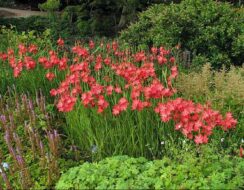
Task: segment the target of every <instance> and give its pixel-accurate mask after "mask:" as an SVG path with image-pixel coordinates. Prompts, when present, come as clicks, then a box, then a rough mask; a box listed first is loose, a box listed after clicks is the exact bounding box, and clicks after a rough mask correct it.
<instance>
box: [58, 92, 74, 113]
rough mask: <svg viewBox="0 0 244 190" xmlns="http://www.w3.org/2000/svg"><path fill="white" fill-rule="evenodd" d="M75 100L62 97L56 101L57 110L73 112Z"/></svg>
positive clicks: (68, 96) (69, 97)
mask: <svg viewBox="0 0 244 190" xmlns="http://www.w3.org/2000/svg"><path fill="white" fill-rule="evenodd" d="M75 102H76V98H74V97H72V96H70V95H63V96H61V98H60V99H59V101H58V104H57V108H58V110H59V111H61V112H69V111H71V110H73V107H74V105H75Z"/></svg>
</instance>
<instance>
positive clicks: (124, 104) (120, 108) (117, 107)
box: [113, 98, 129, 115]
mask: <svg viewBox="0 0 244 190" xmlns="http://www.w3.org/2000/svg"><path fill="white" fill-rule="evenodd" d="M128 104H129V103H128V101H127V99H126V98H121V99H120V100H119V102H118V104H116V105H115V106H114V107H113V115H118V114H120V112H122V111H125V110H126V109H127V107H128Z"/></svg>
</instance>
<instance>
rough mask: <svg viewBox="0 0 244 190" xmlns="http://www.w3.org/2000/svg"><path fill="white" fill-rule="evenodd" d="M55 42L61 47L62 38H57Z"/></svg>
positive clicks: (62, 43) (62, 44)
mask: <svg viewBox="0 0 244 190" xmlns="http://www.w3.org/2000/svg"><path fill="white" fill-rule="evenodd" d="M57 44H58V46H60V47H63V46H64V40H63V39H62V38H59V39H58V40H57Z"/></svg>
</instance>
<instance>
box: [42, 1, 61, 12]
mask: <svg viewBox="0 0 244 190" xmlns="http://www.w3.org/2000/svg"><path fill="white" fill-rule="evenodd" d="M38 7H39V9H41V10H44V11H56V10H58V9H59V7H60V0H47V1H46V2H45V3H42V4H39V5H38Z"/></svg>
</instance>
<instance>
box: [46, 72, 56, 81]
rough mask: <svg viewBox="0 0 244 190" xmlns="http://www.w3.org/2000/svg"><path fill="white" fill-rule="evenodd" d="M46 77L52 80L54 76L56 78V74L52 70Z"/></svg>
mask: <svg viewBox="0 0 244 190" xmlns="http://www.w3.org/2000/svg"><path fill="white" fill-rule="evenodd" d="M46 78H47V79H48V80H49V81H52V80H53V79H54V78H55V74H54V73H52V72H49V73H47V74H46Z"/></svg>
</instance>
